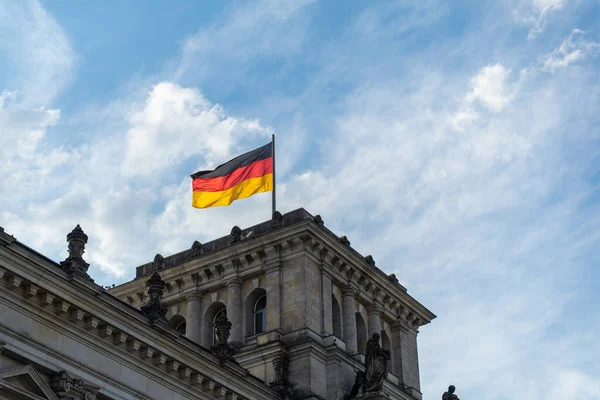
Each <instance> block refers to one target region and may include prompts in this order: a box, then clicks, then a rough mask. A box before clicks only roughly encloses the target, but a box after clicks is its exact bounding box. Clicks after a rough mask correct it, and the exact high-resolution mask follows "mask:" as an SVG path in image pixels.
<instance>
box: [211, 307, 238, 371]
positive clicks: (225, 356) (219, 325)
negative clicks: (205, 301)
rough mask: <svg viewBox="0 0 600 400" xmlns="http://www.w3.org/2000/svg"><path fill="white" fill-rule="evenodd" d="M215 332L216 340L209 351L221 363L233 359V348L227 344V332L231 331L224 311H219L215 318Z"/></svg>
mask: <svg viewBox="0 0 600 400" xmlns="http://www.w3.org/2000/svg"><path fill="white" fill-rule="evenodd" d="M214 327H215V332H216V335H217V342H216V343H215V345H214V346H212V347H211V348H210V351H211V352H212V353H213V355H215V356H216V357H217V358H218V359H219V362H220V363H221V365H222V364H224V363H225V361H227V360H233V353H234V351H235V348H234V347H233V346H230V345H229V342H228V340H229V332H230V331H231V322H229V320H228V319H227V316H226V315H225V313H220V314H219V315H218V316H217V319H216V320H215V325H214Z"/></svg>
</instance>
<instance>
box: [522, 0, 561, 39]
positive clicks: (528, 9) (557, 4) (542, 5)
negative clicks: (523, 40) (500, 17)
mask: <svg viewBox="0 0 600 400" xmlns="http://www.w3.org/2000/svg"><path fill="white" fill-rule="evenodd" d="M567 3H568V0H518V1H517V2H516V6H515V8H514V9H513V15H514V17H515V19H516V20H517V21H519V22H521V23H523V24H526V25H531V29H530V30H529V34H528V36H527V39H529V40H532V39H535V38H536V37H537V36H538V35H539V34H540V33H542V32H543V31H544V29H545V28H546V25H547V19H548V15H549V14H550V13H552V12H555V11H558V10H560V9H562V8H564V7H565V6H566V5H567Z"/></svg>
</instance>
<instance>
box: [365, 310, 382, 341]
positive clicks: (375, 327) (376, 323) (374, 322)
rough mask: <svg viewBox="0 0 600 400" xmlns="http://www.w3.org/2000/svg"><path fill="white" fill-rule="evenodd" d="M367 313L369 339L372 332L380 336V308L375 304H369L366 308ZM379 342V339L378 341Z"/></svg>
mask: <svg viewBox="0 0 600 400" xmlns="http://www.w3.org/2000/svg"><path fill="white" fill-rule="evenodd" d="M367 313H368V316H369V321H368V322H367V324H368V326H367V329H368V330H369V339H371V336H373V334H374V333H378V334H379V335H380V336H381V317H380V314H381V312H380V310H379V308H377V306H375V305H371V306H369V307H368V308H367ZM379 344H381V341H380V342H379Z"/></svg>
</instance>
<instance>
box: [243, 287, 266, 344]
mask: <svg viewBox="0 0 600 400" xmlns="http://www.w3.org/2000/svg"><path fill="white" fill-rule="evenodd" d="M266 330H267V291H266V290H265V289H263V288H256V289H254V290H253V291H252V292H250V294H248V296H246V299H245V300H244V332H245V333H246V336H252V335H256V334H257V333H262V332H265V331H266Z"/></svg>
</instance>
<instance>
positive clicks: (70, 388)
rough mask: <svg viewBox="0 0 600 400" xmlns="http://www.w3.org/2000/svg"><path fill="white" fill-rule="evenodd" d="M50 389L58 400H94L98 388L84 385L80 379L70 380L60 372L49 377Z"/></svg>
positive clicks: (70, 378) (64, 373) (65, 372)
mask: <svg viewBox="0 0 600 400" xmlns="http://www.w3.org/2000/svg"><path fill="white" fill-rule="evenodd" d="M50 388H51V389H52V391H53V392H54V394H56V396H57V397H58V398H59V400H79V399H81V400H96V395H97V393H98V388H97V387H94V386H91V385H87V384H85V383H84V382H83V381H82V380H81V379H77V378H72V377H71V376H70V375H69V374H68V373H67V371H65V370H61V371H59V372H57V373H56V374H54V375H52V376H51V377H50Z"/></svg>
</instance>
